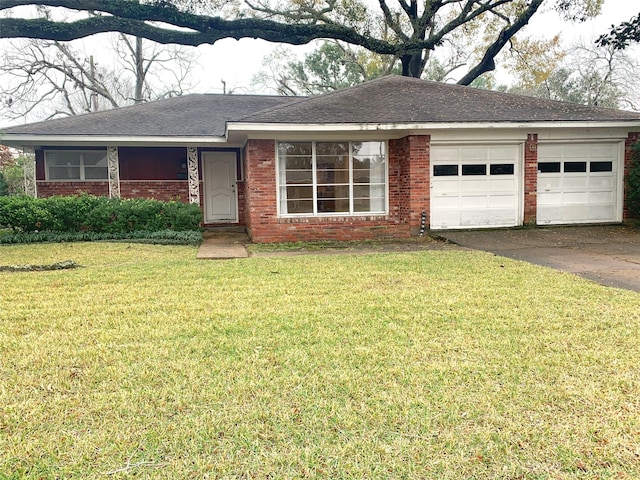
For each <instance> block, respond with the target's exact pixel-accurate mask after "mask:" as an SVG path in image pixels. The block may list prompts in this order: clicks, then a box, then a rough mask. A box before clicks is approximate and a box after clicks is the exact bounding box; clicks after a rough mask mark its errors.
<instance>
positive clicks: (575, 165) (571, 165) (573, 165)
mask: <svg viewBox="0 0 640 480" xmlns="http://www.w3.org/2000/svg"><path fill="white" fill-rule="evenodd" d="M586 171H587V162H564V172H565V173H582V172H586Z"/></svg>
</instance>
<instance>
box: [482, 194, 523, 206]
mask: <svg viewBox="0 0 640 480" xmlns="http://www.w3.org/2000/svg"><path fill="white" fill-rule="evenodd" d="M487 198H488V199H489V208H512V207H513V204H514V202H516V201H517V198H516V196H515V195H491V196H490V197H487Z"/></svg>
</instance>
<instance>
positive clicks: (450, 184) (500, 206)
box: [430, 145, 521, 229]
mask: <svg viewBox="0 0 640 480" xmlns="http://www.w3.org/2000/svg"><path fill="white" fill-rule="evenodd" d="M454 152H455V158H454V157H453V153H454ZM431 163H432V165H433V169H434V171H435V170H436V168H437V169H438V172H444V168H443V167H442V166H443V165H453V164H455V165H457V166H458V168H457V170H455V169H450V170H451V172H456V171H457V175H455V176H453V175H452V176H445V175H432V177H431V209H430V225H431V228H432V229H447V228H477V227H494V226H495V227H497V226H501V227H507V226H516V225H518V224H519V222H520V218H519V217H520V201H521V199H520V195H519V190H520V181H521V179H520V176H519V171H520V169H521V166H520V165H521V149H520V146H519V145H465V146H459V147H452V146H432V148H431ZM492 165H497V166H494V167H493V168H492ZM438 167H439V168H438ZM432 173H433V171H432ZM454 183H455V185H454ZM454 199H455V201H454Z"/></svg>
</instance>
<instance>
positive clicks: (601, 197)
mask: <svg viewBox="0 0 640 480" xmlns="http://www.w3.org/2000/svg"><path fill="white" fill-rule="evenodd" d="M615 201H616V199H615V197H614V196H613V193H612V192H606V191H605V192H591V194H590V195H589V203H597V204H606V205H613V204H615Z"/></svg>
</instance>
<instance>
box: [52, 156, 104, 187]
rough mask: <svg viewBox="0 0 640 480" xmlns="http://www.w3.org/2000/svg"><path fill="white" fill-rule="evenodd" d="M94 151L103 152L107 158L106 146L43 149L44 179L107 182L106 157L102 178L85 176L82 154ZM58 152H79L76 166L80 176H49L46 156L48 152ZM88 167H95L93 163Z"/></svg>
mask: <svg viewBox="0 0 640 480" xmlns="http://www.w3.org/2000/svg"><path fill="white" fill-rule="evenodd" d="M96 152H100V153H104V157H105V158H107V149H106V148H85V149H78V150H76V149H59V150H58V149H52V148H51V149H45V150H44V152H43V153H44V155H43V157H44V172H45V180H46V181H47V182H107V181H109V161H108V158H107V165H106V167H105V169H106V173H107V174H106V176H105V177H104V178H89V179H87V178H86V171H85V169H86V167H87V166H86V165H85V161H84V154H86V153H96ZM53 153H56V154H60V153H73V154H79V155H80V164H79V166H78V168H79V170H80V178H51V174H50V172H49V169H50V165H49V161H48V158H47V157H48V156H49V155H50V154H53ZM89 167H90V168H91V167H95V166H94V165H89Z"/></svg>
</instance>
